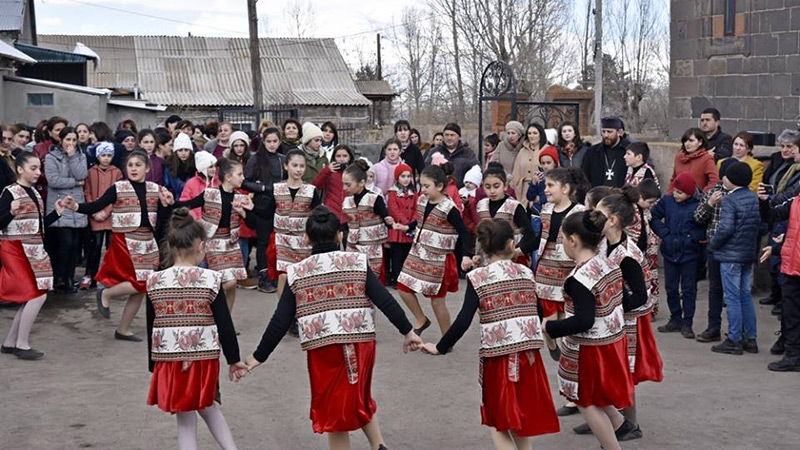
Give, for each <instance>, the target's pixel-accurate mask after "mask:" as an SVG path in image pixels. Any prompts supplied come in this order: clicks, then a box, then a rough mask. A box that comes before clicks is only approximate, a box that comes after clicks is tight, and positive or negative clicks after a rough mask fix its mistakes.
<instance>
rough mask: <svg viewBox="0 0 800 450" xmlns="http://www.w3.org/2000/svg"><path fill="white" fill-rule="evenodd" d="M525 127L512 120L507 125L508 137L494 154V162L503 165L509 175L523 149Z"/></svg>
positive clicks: (506, 136)
mask: <svg viewBox="0 0 800 450" xmlns="http://www.w3.org/2000/svg"><path fill="white" fill-rule="evenodd" d="M524 133H525V127H523V126H522V124H521V123H519V122H517V121H516V120H512V121H511V122H508V123H507V124H506V135H505V137H504V138H503V140H502V141H500V143H499V144H498V145H497V148H496V149H495V151H494V153H492V162H499V163H500V164H502V165H503V169H505V171H506V174H507V175H509V176H510V175H511V172H512V171H513V170H514V160H515V159H517V154H518V153H519V150H520V149H521V148H522V142H523V141H524V140H525V139H524V136H523V135H524Z"/></svg>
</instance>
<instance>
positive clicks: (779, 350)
mask: <svg viewBox="0 0 800 450" xmlns="http://www.w3.org/2000/svg"><path fill="white" fill-rule="evenodd" d="M775 334H777V335H778V340H777V341H775V344H773V346H772V347H771V348H770V349H769V352H770V353H771V354H773V355H782V354H784V353H785V352H786V346H785V345H784V340H783V335H782V334H781V332H780V331H776V332H775Z"/></svg>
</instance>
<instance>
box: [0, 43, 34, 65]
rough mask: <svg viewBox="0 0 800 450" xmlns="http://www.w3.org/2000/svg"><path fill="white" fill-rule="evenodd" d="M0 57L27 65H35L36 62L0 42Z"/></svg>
mask: <svg viewBox="0 0 800 450" xmlns="http://www.w3.org/2000/svg"><path fill="white" fill-rule="evenodd" d="M0 56H2V57H5V58H9V59H13V60H16V61H20V62H23V63H27V64H35V63H36V60H35V59H33V58H31V57H30V56H28V55H26V54H25V53H22V52H21V51H19V50H17V49H16V48H14V47H13V46H11V45H9V44H6V43H5V42H4V41H0Z"/></svg>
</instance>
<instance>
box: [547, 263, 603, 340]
mask: <svg viewBox="0 0 800 450" xmlns="http://www.w3.org/2000/svg"><path fill="white" fill-rule="evenodd" d="M564 292H566V294H567V295H569V297H570V298H571V299H572V305H573V307H574V308H575V315H574V316H572V317H569V318H567V319H563V320H548V321H547V325H546V329H547V334H549V335H550V337H552V338H554V339H555V338H560V337H563V336H568V335H571V334H577V333H583V332H584V331H588V330H589V329H590V328H592V325H594V315H595V306H596V305H595V298H594V295H593V294H592V291H590V290H589V289H587V288H586V286H584V285H582V284H580V283H579V282H578V281H576V280H575V278H573V277H569V278H567V281H566V282H565V283H564Z"/></svg>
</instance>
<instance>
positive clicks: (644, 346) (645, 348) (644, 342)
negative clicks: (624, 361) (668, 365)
mask: <svg viewBox="0 0 800 450" xmlns="http://www.w3.org/2000/svg"><path fill="white" fill-rule="evenodd" d="M636 335H637V340H636V364H634V366H633V383H634V384H639V383H641V382H642V381H655V382H661V381H663V380H664V361H662V360H661V354H659V352H658V346H657V345H656V338H655V335H653V323H652V322H651V321H650V314H646V315H644V316H641V317H639V318H638V319H637V320H636Z"/></svg>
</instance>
